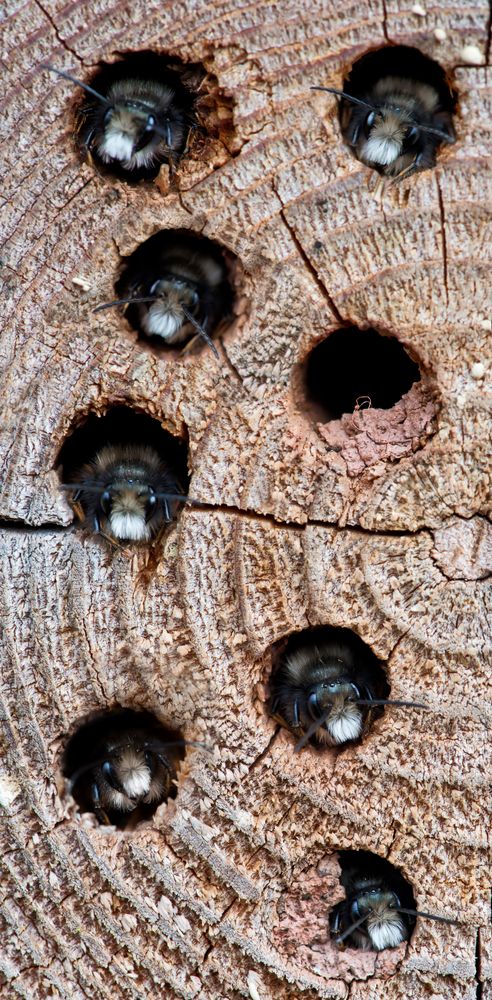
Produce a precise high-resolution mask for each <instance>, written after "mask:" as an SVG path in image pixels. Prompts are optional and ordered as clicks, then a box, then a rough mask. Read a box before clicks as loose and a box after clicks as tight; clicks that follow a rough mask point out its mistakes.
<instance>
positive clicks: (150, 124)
mask: <svg viewBox="0 0 492 1000" xmlns="http://www.w3.org/2000/svg"><path fill="white" fill-rule="evenodd" d="M153 128H155V118H154V115H149V116H148V118H147V124H146V126H145V131H146V132H150V131H151V130H152V129H153Z"/></svg>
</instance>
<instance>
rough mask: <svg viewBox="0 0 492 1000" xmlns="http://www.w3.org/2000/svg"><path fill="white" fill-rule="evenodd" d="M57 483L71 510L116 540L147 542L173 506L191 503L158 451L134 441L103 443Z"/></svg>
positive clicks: (166, 519) (171, 513)
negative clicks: (67, 480)
mask: <svg viewBox="0 0 492 1000" xmlns="http://www.w3.org/2000/svg"><path fill="white" fill-rule="evenodd" d="M62 485H63V488H64V489H67V490H70V491H71V492H72V494H73V495H72V503H73V504H74V505H75V509H76V512H77V513H79V514H80V511H81V512H82V513H81V516H83V518H84V519H85V520H86V521H88V522H89V523H91V524H92V526H93V528H94V531H95V532H100V531H102V532H103V534H105V535H106V536H108V537H109V538H110V539H113V540H114V541H116V542H120V541H131V542H148V541H150V539H151V538H153V537H155V535H157V534H158V532H159V531H160V530H161V529H162V528H163V527H164V526H165V525H166V524H167V523H169V521H171V520H172V517H173V513H174V510H175V509H176V505H177V504H178V503H190V502H192V501H190V499H189V497H186V496H185V495H184V494H182V493H181V492H180V490H179V482H178V480H177V478H176V475H175V474H174V473H173V472H172V470H171V468H170V466H169V465H168V464H167V463H166V462H165V461H164V459H163V458H161V456H160V454H159V452H158V451H157V450H156V449H155V448H154V447H151V446H150V445H142V444H136V443H132V444H111V445H106V446H105V447H103V448H101V449H100V450H99V451H97V452H96V453H95V455H94V457H93V458H92V459H91V461H89V462H87V463H86V464H85V465H83V466H82V468H81V469H80V470H79V472H76V473H75V475H74V477H73V482H71V483H63V484H62ZM193 502H195V501H193Z"/></svg>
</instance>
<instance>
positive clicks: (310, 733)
mask: <svg viewBox="0 0 492 1000" xmlns="http://www.w3.org/2000/svg"><path fill="white" fill-rule="evenodd" d="M389 693H390V686H389V684H388V681H387V679H386V674H385V671H384V669H383V667H382V665H381V663H380V661H379V660H378V658H377V657H376V656H375V654H374V653H373V652H372V650H371V649H370V647H369V646H368V645H367V644H366V643H365V642H364V641H363V640H362V639H361V638H360V637H359V636H358V635H356V634H355V632H352V631H351V629H347V628H334V627H331V626H322V627H319V628H313V629H306V630H305V631H303V632H296V633H294V634H292V635H290V636H289V637H288V638H287V639H283V640H281V641H280V642H279V643H277V644H276V645H275V646H274V647H273V650H272V673H271V676H270V682H269V701H268V710H269V713H270V714H271V715H273V716H274V717H275V718H276V719H278V720H279V721H280V722H281V724H282V725H284V726H286V727H287V728H288V729H290V730H291V731H292V733H293V734H294V735H295V736H297V737H298V740H299V743H298V746H299V748H300V747H301V746H302V745H305V744H307V743H309V744H310V745H311V746H314V747H317V748H321V747H332V748H336V749H338V750H343V749H344V748H345V747H347V746H349V745H351V744H353V743H355V742H357V741H358V740H360V739H361V738H362V737H363V736H364V735H365V734H366V733H367V732H368V730H369V728H370V726H371V723H372V721H373V720H374V719H375V718H378V717H379V716H381V715H382V713H383V711H384V705H378V704H374V702H377V701H381V700H383V699H387V698H388V696H389Z"/></svg>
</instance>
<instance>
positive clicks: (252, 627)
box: [0, 0, 492, 1000]
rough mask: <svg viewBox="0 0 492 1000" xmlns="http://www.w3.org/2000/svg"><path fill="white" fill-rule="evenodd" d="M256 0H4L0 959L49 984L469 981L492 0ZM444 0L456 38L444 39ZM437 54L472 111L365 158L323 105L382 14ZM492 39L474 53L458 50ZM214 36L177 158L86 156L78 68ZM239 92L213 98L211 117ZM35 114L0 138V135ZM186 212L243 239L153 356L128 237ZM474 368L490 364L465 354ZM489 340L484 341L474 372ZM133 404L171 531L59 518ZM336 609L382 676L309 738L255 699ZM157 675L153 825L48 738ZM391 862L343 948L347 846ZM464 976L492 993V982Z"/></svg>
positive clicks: (475, 860) (371, 42)
mask: <svg viewBox="0 0 492 1000" xmlns="http://www.w3.org/2000/svg"><path fill="white" fill-rule="evenodd" d="M423 7H424V8H426V13H425V15H422V14H421V13H416V12H415V9H414V8H415V5H413V4H412V3H411V2H410V0H408V3H407V4H406V5H402V4H401V3H400V2H399V0H384V2H383V0H369V2H368V3H366V4H364V6H363V8H362V7H361V5H360V3H351V2H349V3H342V2H340V0H331V2H330V0H310V3H309V4H307V5H304V6H302V7H301V6H300V5H299V4H295V3H293V2H292V3H291V2H290V0H282V2H281V3H271V2H265V3H255V4H254V5H253V4H246V5H241V4H240V3H239V2H238V0H224V2H221V3H212V2H210V0H207V3H199V2H196V0H186V2H181V3H180V4H178V5H176V4H171V3H161V2H158V0H149V2H148V3H146V4H145V5H143V4H141V3H139V2H137V3H133V4H122V3H121V2H116V0H96V2H90V3H89V2H86V0H79V2H77V3H75V2H74V3H66V2H63V3H62V2H61V0H43V2H42V3H41V2H40V0H7V2H6V3H5V4H4V8H3V11H2V18H3V20H1V21H0V33H1V51H0V58H1V61H2V73H3V78H4V81H5V93H4V97H3V104H2V116H1V121H0V147H1V152H0V159H1V160H2V162H3V176H2V200H3V204H2V211H1V220H0V226H1V245H2V250H1V254H0V256H1V261H2V266H1V268H0V279H1V280H2V283H3V290H2V296H3V298H4V300H5V302H6V309H5V310H4V318H3V320H2V329H1V357H2V370H1V373H0V393H1V397H2V400H3V402H4V407H3V409H4V413H3V417H2V427H1V428H0V455H1V459H0V461H1V468H2V492H1V496H0V519H2V526H3V531H2V538H1V542H0V559H1V563H2V578H3V581H4V585H3V588H2V593H1V595H0V606H1V616H2V622H3V623H4V638H3V641H2V646H1V649H0V660H1V672H0V742H1V745H2V750H1V756H0V838H1V844H0V865H1V867H2V880H1V887H0V927H1V930H0V934H1V941H2V946H1V948H0V995H1V996H2V997H3V996H5V997H6V998H9V1000H10V998H11V997H15V996H20V997H24V998H26V1000H31V998H33V997H36V998H37V997H39V998H40V1000H48V998H49V1000H59V998H63V1000H64V998H69V1000H84V998H86V997H87V998H92V997H95V996H97V997H101V998H108V1000H109V998H111V1000H115V998H120V997H121V998H128V997H130V998H135V1000H144V998H145V1000H149V998H154V997H156V998H157V997H166V1000H167V998H170V1000H174V998H176V1000H178V998H186V1000H188V998H189V1000H239V998H240V997H251V998H252V1000H258V997H259V998H260V1000H267V998H273V997H275V998H276V1000H277V998H278V1000H283V998H285V1000H287V998H292V1000H293V998H297V997H301V996H302V997H305V998H306V1000H315V998H317V997H339V998H343V1000H348V998H350V1000H379V998H380V997H382V996H384V997H385V998H388V1000H420V998H422V1000H426V998H431V1000H476V998H477V997H479V996H482V998H487V997H490V996H492V987H491V985H490V984H491V982H492V964H491V958H490V954H491V943H490V786H489V777H490V769H491V759H490V730H491V725H492V705H491V698H490V676H491V672H490V671H491V655H490V653H491V643H490V614H491V604H492V599H491V591H490V574H491V569H492V559H491V545H492V542H491V527H490V503H491V492H490V425H489V412H490V346H489V345H490V331H491V325H490V316H491V305H492V301H491V292H490V288H491V282H490V261H491V242H492V241H491V236H490V218H491V215H490V204H491V197H492V172H491V169H490V141H491V124H490V122H491V101H492V77H491V69H490V64H489V53H490V10H489V5H488V4H487V3H485V2H483V0H473V2H472V0H460V2H459V3H458V2H453V3H452V2H446V3H445V2H441V0H439V2H436V3H433V5H432V6H431V5H430V4H425V3H424V4H423ZM436 29H443V30H445V38H442V39H441V40H439V39H438V38H436V35H435V31H436ZM385 41H392V42H397V43H404V44H415V45H417V46H419V47H420V48H421V49H422V50H423V51H424V52H426V53H427V54H429V55H431V56H432V57H434V58H436V59H438V60H439V61H440V62H441V63H442V65H444V66H445V68H446V69H448V70H450V71H451V70H453V68H454V78H455V83H456V86H457V89H458V92H459V109H458V116H457V131H458V142H457V143H456V145H455V146H453V147H452V148H450V149H449V150H448V151H446V153H445V154H443V155H442V156H441V157H440V158H439V165H438V168H437V169H436V170H435V171H432V172H428V173H425V174H421V175H417V176H416V177H414V178H412V179H411V180H410V181H408V182H405V183H404V184H402V185H400V186H392V187H388V188H385V190H384V191H383V193H382V194H379V195H377V194H376V193H375V191H374V175H372V174H371V172H370V171H368V170H367V169H366V168H364V167H363V166H362V165H361V164H359V163H358V162H357V161H356V160H355V159H353V158H352V157H351V156H350V154H349V152H348V150H347V148H346V147H345V146H344V144H343V143H342V142H341V139H340V134H339V127H338V123H337V118H336V109H335V106H334V103H333V102H332V101H331V99H330V98H329V97H328V95H321V94H313V93H312V92H311V91H310V90H309V88H310V87H311V86H313V85H315V84H316V85H319V84H321V85H327V86H335V87H336V86H340V85H341V83H342V80H343V76H344V73H345V71H346V70H347V69H348V68H349V66H350V65H351V63H352V62H353V60H354V59H355V58H357V56H358V55H360V54H362V53H363V52H364V51H366V50H367V49H368V48H370V47H374V46H377V45H380V44H383V43H384V42H385ZM465 45H474V46H476V47H477V48H478V50H479V52H480V53H481V54H482V57H481V58H482V64H481V65H476V66H470V65H466V64H464V62H463V57H462V50H463V48H464V46H465ZM143 48H154V49H156V50H159V51H165V52H168V53H171V54H173V55H175V56H178V57H180V58H181V59H183V60H184V61H186V62H189V61H192V62H201V63H203V65H204V67H205V70H206V72H207V74H208V75H207V77H206V84H205V88H209V90H210V92H213V101H212V105H213V107H214V111H213V114H214V115H215V117H216V119H217V121H219V120H223V121H226V118H227V115H228V114H229V113H230V107H231V104H232V108H233V129H232V131H231V130H230V129H229V128H227V129H226V128H225V127H224V129H223V131H221V130H220V129H218V132H217V135H218V138H217V137H216V138H214V139H210V140H209V141H208V144H206V146H205V152H204V153H203V154H202V155H201V156H199V155H198V153H196V154H194V153H193V150H192V153H191V157H190V158H189V159H188V160H187V161H183V164H182V166H181V167H180V168H179V171H178V176H177V180H176V184H175V185H174V186H173V185H172V184H171V185H170V183H169V177H168V175H167V171H166V169H165V168H164V169H163V171H162V172H161V175H160V177H159V179H158V181H157V182H156V183H153V184H143V185H138V186H129V185H125V184H124V183H122V182H119V181H113V180H111V179H110V178H108V177H102V176H100V175H99V174H97V173H96V172H95V171H94V169H93V168H92V167H91V166H90V164H87V163H81V162H80V160H79V158H78V156H77V153H76V151H75V148H74V144H73V136H72V126H73V111H74V108H75V106H76V103H77V100H78V95H77V94H74V93H73V90H72V88H71V87H70V86H69V85H68V84H67V83H65V82H62V81H60V80H57V79H56V78H54V77H53V76H50V75H49V74H46V73H45V72H44V71H42V70H41V69H40V64H41V63H42V62H43V61H45V60H47V61H49V62H52V63H53V64H55V65H57V66H59V67H60V68H64V69H66V70H67V71H69V72H73V73H75V74H76V75H79V76H82V78H84V79H85V78H87V77H88V76H90V73H91V72H92V71H94V70H95V68H96V66H97V64H98V62H99V61H100V60H102V59H111V58H114V55H115V54H116V53H117V52H121V51H125V50H138V49H143ZM221 116H223V118H222V119H221ZM14 137H15V141H13V140H14ZM181 226H184V227H188V228H192V229H195V230H196V231H198V232H202V233H204V234H205V235H208V236H209V237H211V238H213V239H215V240H217V241H218V242H219V243H220V244H222V245H223V246H224V247H226V248H227V249H228V250H230V251H231V252H232V253H234V254H236V255H237V258H238V266H237V273H236V278H237V297H236V307H235V316H234V320H233V322H232V323H231V325H230V327H229V328H228V329H227V330H226V331H225V332H224V333H223V335H222V336H221V338H220V347H219V349H220V360H219V361H217V360H216V359H215V358H214V357H213V355H212V354H211V352H210V351H207V350H198V351H196V352H191V353H189V354H186V355H183V356H180V355H178V354H177V352H174V351H170V352H168V353H165V354H164V353H162V354H159V355H157V354H156V353H155V352H153V351H152V350H151V349H149V348H148V347H146V346H145V345H143V344H142V343H141V342H139V341H137V339H136V335H135V333H134V332H133V331H132V330H131V329H130V328H129V327H128V325H127V323H126V321H125V319H124V318H123V317H121V316H119V315H118V314H117V313H114V312H113V313H111V314H110V313H109V312H108V313H103V314H98V315H96V316H95V315H94V314H93V312H92V310H93V309H94V308H95V306H96V305H98V304H100V303H101V302H103V301H107V300H108V299H109V298H110V297H112V293H113V285H114V280H115V276H116V273H117V269H118V267H119V265H120V263H121V259H122V257H124V256H127V255H128V254H130V253H131V252H132V251H133V250H134V249H135V247H136V246H137V245H139V244H140V243H141V242H142V241H143V240H145V239H146V238H148V237H149V236H150V235H152V234H153V233H154V232H156V231H157V230H158V229H161V228H177V227H181ZM349 323H350V324H356V325H360V326H361V327H366V326H368V325H373V326H375V327H377V328H378V329H381V330H382V331H383V332H385V333H390V334H395V335H397V336H398V338H399V339H400V340H401V341H402V342H403V344H404V345H405V346H406V347H407V348H408V350H409V351H410V352H411V354H412V356H414V357H416V358H417V359H418V361H419V364H420V367H421V372H422V381H421V382H420V383H419V384H418V385H416V386H414V387H413V389H412V390H411V391H410V392H409V393H408V394H407V395H406V396H405V397H404V398H403V400H402V401H401V402H400V403H397V404H396V405H395V406H394V407H393V408H392V409H391V410H389V411H361V412H359V413H358V414H354V415H346V416H344V417H343V418H342V419H341V420H340V421H336V422H333V423H332V424H320V423H317V421H316V420H315V419H314V417H313V414H312V411H311V410H310V409H309V407H308V406H307V405H306V400H305V395H304V387H303V365H304V363H305V360H306V358H307V356H308V354H309V352H310V351H311V349H312V348H313V347H314V346H315V345H316V344H317V343H318V342H319V341H320V340H321V339H323V337H325V336H326V335H327V334H328V333H329V332H330V331H331V330H335V329H338V328H339V327H343V326H344V325H346V324H349ZM477 365H478V366H480V365H481V366H483V372H482V369H481V368H480V367H478V369H477ZM477 373H478V374H477ZM121 403H125V404H126V405H130V406H134V407H136V408H138V409H139V410H142V411H145V412H147V413H149V414H150V415H151V416H153V417H155V418H156V419H157V420H158V421H159V422H161V423H162V424H163V426H164V427H166V429H168V430H170V431H171V432H172V433H174V434H176V435H177V436H179V437H181V438H182V439H183V440H188V441H189V467H190V473H191V475H192V478H191V484H190V493H191V494H192V495H193V496H196V497H198V498H200V499H202V500H203V501H204V502H205V503H206V507H205V509H200V510H193V511H191V510H184V511H182V512H181V513H180V515H179V518H178V521H177V523H176V524H174V525H173V526H172V527H171V528H170V530H169V531H168V532H167V534H166V535H165V536H164V538H163V539H162V540H161V541H160V542H159V543H158V545H156V546H155V547H154V548H153V549H152V550H151V551H149V552H148V551H146V550H133V551H132V550H130V549H123V550H121V551H120V550H113V549H111V548H109V547H108V546H107V545H106V544H105V543H104V541H101V540H97V539H95V538H94V537H92V536H90V535H87V534H85V533H84V532H83V531H81V530H80V528H79V527H78V526H77V525H74V524H73V515H72V512H71V510H70V508H69V506H68V504H67V503H66V500H65V498H64V496H63V495H62V494H61V491H60V490H59V488H58V476H57V473H56V470H55V466H56V461H57V456H58V453H59V450H60V447H61V445H62V444H63V442H64V440H65V439H66V436H67V434H68V433H69V432H70V430H71V428H72V427H73V426H74V425H75V424H77V423H79V422H80V421H81V420H82V419H83V417H84V416H85V415H86V414H88V413H89V412H96V413H103V412H105V411H106V410H107V409H108V407H110V406H112V405H114V404H121ZM326 623H328V624H331V625H339V626H344V627H350V628H353V629H355V630H356V631H357V633H358V634H360V635H361V636H362V638H363V639H364V640H365V641H366V642H367V643H368V644H369V645H370V646H371V648H372V649H373V650H374V652H375V653H376V655H377V656H378V657H380V658H381V659H382V660H383V661H385V662H386V664H387V671H388V679H389V682H390V684H391V694H392V697H395V698H407V699H408V698H410V699H412V700H417V701H420V700H422V701H424V702H425V703H426V704H427V705H428V706H429V710H428V711H425V712H424V711H420V712H417V711H414V712H398V711H397V710H393V711H390V710H389V709H387V710H386V712H385V714H384V715H383V716H382V718H380V719H379V720H377V722H376V723H375V724H374V726H373V728H372V730H371V732H370V733H369V735H368V736H367V737H366V738H365V740H364V741H363V742H362V743H361V745H359V746H355V747H352V748H350V749H348V750H346V751H344V752H343V753H342V754H338V755H336V754H335V753H334V752H333V751H331V750H328V751H325V752H323V753H316V752H315V750H314V749H312V748H307V749H306V750H304V751H303V752H302V753H301V754H299V755H294V754H293V743H294V740H293V738H292V737H291V735H290V734H289V733H287V732H285V731H283V730H280V729H279V728H278V727H277V726H276V725H275V723H274V722H273V720H271V719H269V717H268V715H267V711H266V698H267V689H268V677H269V673H270V670H271V647H272V644H273V643H275V642H277V641H278V640H279V639H281V638H282V637H284V636H286V635H288V634H289V633H291V632H292V631H298V630H301V629H303V628H306V627H308V626H311V625H317V624H326ZM116 705H125V706H126V707H134V708H147V709H149V710H151V711H153V712H155V713H156V714H157V715H158V717H159V718H160V719H161V720H162V721H163V722H164V723H165V724H167V725H170V726H173V727H178V728H180V729H181V730H182V732H183V735H184V736H185V737H186V738H187V739H191V740H204V741H205V742H206V743H207V744H209V745H210V747H211V750H212V752H211V753H207V752H205V751H202V750H199V749H193V748H189V749H188V751H187V754H186V758H185V761H184V763H183V765H182V766H181V769H180V772H179V775H178V794H177V797H176V799H175V800H173V801H171V802H169V803H168V804H166V805H163V806H161V807H160V808H159V809H158V811H157V813H156V815H155V816H154V817H153V819H152V820H151V821H149V822H148V823H145V824H141V825H140V826H138V827H137V828H136V829H135V830H134V831H133V832H132V833H121V832H117V831H115V830H113V829H111V828H110V829H106V828H102V827H100V826H98V825H97V823H96V821H95V819H94V818H93V817H91V816H85V817H84V818H81V817H80V816H79V815H78V813H77V810H76V808H75V805H74V803H73V801H72V800H71V798H70V797H69V796H68V795H67V789H66V787H65V784H64V781H63V778H62V775H61V768H60V764H61V755H62V752H63V749H64V746H65V744H66V740H67V738H68V737H69V736H70V735H71V734H72V733H73V732H74V731H75V729H76V728H77V726H78V725H79V724H80V722H81V721H82V720H84V719H85V718H87V716H89V715H90V714H91V713H92V712H94V711H96V710H100V709H104V708H106V707H107V708H111V707H114V706H116ZM347 848H353V849H365V850H372V851H374V852H376V853H379V854H380V855H382V856H384V857H387V858H388V859H389V860H390V861H391V862H392V863H393V864H395V865H397V866H398V867H399V868H401V870H402V872H403V873H404V875H405V876H406V877H407V878H408V879H409V880H410V882H411V883H412V885H413V887H414V891H415V896H416V900H417V904H418V906H419V908H421V909H423V910H428V911H431V912H437V913H446V914H448V915H455V916H456V917H457V918H458V919H459V920H460V921H462V922H461V923H460V924H459V925H458V926H445V925H440V924H432V923H431V922H425V923H424V922H423V921H419V923H418V926H417V928H416V931H415V933H414V935H413V937H412V940H411V942H410V943H409V944H408V945H406V946H403V947H401V948H400V949H397V950H395V952H391V953H385V954H384V955H380V956H376V955H375V954H372V953H368V954H361V953H358V954H355V953H354V952H344V953H340V952H338V951H337V949H336V948H335V947H334V945H333V943H332V942H331V941H330V940H329V939H328V935H327V928H326V914H327V912H328V910H329V908H330V907H331V906H332V905H333V904H334V903H335V902H336V901H337V900H339V899H340V893H341V889H340V884H339V882H338V875H339V866H338V862H337V855H336V852H337V850H339V849H347ZM480 990H481V992H480Z"/></svg>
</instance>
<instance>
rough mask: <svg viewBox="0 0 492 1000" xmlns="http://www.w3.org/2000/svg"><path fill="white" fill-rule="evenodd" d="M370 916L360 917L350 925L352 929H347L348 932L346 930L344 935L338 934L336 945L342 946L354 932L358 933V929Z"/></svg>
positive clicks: (366, 914)
mask: <svg viewBox="0 0 492 1000" xmlns="http://www.w3.org/2000/svg"><path fill="white" fill-rule="evenodd" d="M368 916H369V913H364V915H363V916H362V917H359V919H358V920H356V921H355V922H354V923H353V924H350V927H347V928H346V930H344V932H343V934H338V935H337V937H336V938H335V941H336V943H337V944H341V943H342V941H345V938H348V937H350V935H351V934H352V931H356V930H357V928H358V927H360V926H361V924H363V923H364V921H365V920H367V918H368Z"/></svg>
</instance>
